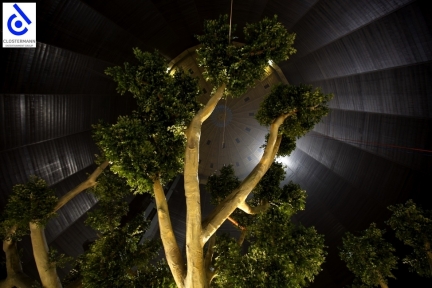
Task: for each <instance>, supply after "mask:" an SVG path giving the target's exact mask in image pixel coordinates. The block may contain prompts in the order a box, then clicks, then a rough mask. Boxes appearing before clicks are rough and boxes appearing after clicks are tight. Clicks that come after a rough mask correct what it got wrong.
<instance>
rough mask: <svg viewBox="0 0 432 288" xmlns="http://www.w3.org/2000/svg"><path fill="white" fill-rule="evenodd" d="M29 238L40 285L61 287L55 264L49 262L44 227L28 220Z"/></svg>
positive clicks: (50, 287)
mask: <svg viewBox="0 0 432 288" xmlns="http://www.w3.org/2000/svg"><path fill="white" fill-rule="evenodd" d="M30 238H31V242H32V247H33V256H34V259H35V262H36V267H37V269H38V272H39V276H40V278H41V282H42V286H43V287H46V288H61V287H62V285H61V283H60V279H59V278H58V276H57V272H56V266H55V264H53V263H50V262H49V258H48V245H47V242H46V238H45V232H44V227H39V226H37V225H36V224H35V223H33V222H30Z"/></svg>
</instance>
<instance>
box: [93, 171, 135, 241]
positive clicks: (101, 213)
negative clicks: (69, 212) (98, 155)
mask: <svg viewBox="0 0 432 288" xmlns="http://www.w3.org/2000/svg"><path fill="white" fill-rule="evenodd" d="M90 192H92V193H93V194H94V195H95V196H96V198H98V199H99V202H98V205H99V207H98V209H96V210H94V211H91V212H89V213H88V216H87V219H86V224H87V225H89V226H90V227H92V228H93V229H95V230H97V231H99V232H102V233H106V232H109V231H111V230H113V229H114V228H115V227H118V226H119V225H120V221H121V218H122V217H123V216H125V215H126V214H127V212H128V210H129V205H128V203H127V202H126V201H125V198H126V197H127V196H128V195H131V191H130V189H128V186H127V183H126V181H125V180H124V179H123V178H120V177H119V176H117V175H115V174H114V173H112V172H111V171H109V170H104V172H102V174H101V175H100V176H99V178H98V184H97V185H96V186H94V187H92V188H91V189H90Z"/></svg>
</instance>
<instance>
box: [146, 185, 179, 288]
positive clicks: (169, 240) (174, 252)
mask: <svg viewBox="0 0 432 288" xmlns="http://www.w3.org/2000/svg"><path fill="white" fill-rule="evenodd" d="M153 191H154V195H155V200H156V208H157V213H158V220H159V230H160V236H161V239H162V244H163V247H164V251H165V257H166V259H167V262H168V265H169V267H170V270H171V274H172V275H173V277H174V281H175V282H176V284H177V286H178V287H179V288H183V287H185V286H184V278H185V275H186V270H185V264H184V260H183V257H182V254H181V252H180V249H179V247H178V244H177V241H176V238H175V235H174V231H173V229H172V225H171V219H170V216H169V211H168V203H167V201H166V198H165V193H164V191H163V187H162V185H161V183H160V181H159V179H157V180H154V182H153Z"/></svg>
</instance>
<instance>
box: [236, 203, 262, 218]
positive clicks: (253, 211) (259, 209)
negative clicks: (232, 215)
mask: <svg viewBox="0 0 432 288" xmlns="http://www.w3.org/2000/svg"><path fill="white" fill-rule="evenodd" d="M237 208H239V209H240V210H242V211H243V212H245V213H247V214H250V215H255V214H259V213H262V212H265V211H266V210H267V209H268V208H270V203H269V202H268V201H264V202H263V203H262V204H261V205H258V206H255V207H252V206H250V205H249V204H248V203H246V201H243V202H242V203H240V204H239V206H238V207H237Z"/></svg>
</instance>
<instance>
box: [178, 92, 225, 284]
mask: <svg viewBox="0 0 432 288" xmlns="http://www.w3.org/2000/svg"><path fill="white" fill-rule="evenodd" d="M224 91H225V84H223V85H222V86H221V87H219V88H218V89H217V91H216V93H215V94H214V95H213V96H212V97H211V98H210V100H209V101H208V102H207V104H206V105H205V106H204V108H202V109H201V110H200V111H199V112H198V113H197V114H196V115H195V117H194V118H193V119H192V121H191V123H190V124H189V127H188V129H187V133H186V137H187V144H186V151H185V164H184V189H185V196H186V259H187V267H188V269H187V275H186V280H185V286H186V287H195V286H194V285H198V286H197V287H205V286H206V284H207V283H208V282H207V279H206V273H205V267H204V255H203V246H204V243H202V241H201V234H202V229H201V221H202V217H201V195H200V189H199V179H198V165H199V142H200V138H201V126H202V123H203V122H204V121H205V120H206V119H207V118H208V117H209V116H210V115H211V113H212V112H213V110H214V108H215V107H216V104H217V103H218V101H219V100H220V99H221V98H222V96H223V92H224Z"/></svg>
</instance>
